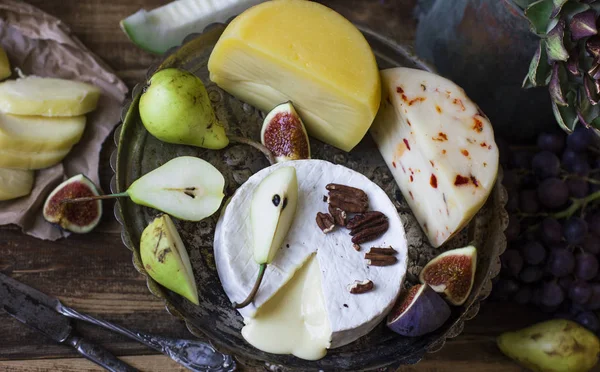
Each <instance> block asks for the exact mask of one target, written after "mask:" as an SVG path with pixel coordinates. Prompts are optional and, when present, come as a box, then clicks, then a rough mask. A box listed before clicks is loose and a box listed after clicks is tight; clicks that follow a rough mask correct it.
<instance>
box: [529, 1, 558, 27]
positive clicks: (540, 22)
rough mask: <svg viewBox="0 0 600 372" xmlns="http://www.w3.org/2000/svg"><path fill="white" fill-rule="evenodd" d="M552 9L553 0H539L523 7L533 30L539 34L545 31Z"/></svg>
mask: <svg viewBox="0 0 600 372" xmlns="http://www.w3.org/2000/svg"><path fill="white" fill-rule="evenodd" d="M553 9H554V4H553V0H539V1H536V2H534V3H532V4H530V5H529V6H528V7H527V8H526V9H525V16H526V17H527V19H528V20H529V23H530V24H531V30H532V31H533V32H535V33H537V34H540V35H543V34H545V33H546V31H547V30H548V24H549V23H550V20H551V17H550V16H551V14H552V10H553Z"/></svg>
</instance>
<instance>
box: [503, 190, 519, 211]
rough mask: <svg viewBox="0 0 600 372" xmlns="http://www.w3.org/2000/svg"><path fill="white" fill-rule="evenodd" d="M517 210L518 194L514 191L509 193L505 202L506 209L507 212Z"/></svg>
mask: <svg viewBox="0 0 600 372" xmlns="http://www.w3.org/2000/svg"><path fill="white" fill-rule="evenodd" d="M517 210H519V194H518V193H516V192H514V193H509V194H508V201H507V202H506V211H507V212H509V213H514V212H516V211H517Z"/></svg>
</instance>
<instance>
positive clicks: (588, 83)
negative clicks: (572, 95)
mask: <svg viewBox="0 0 600 372" xmlns="http://www.w3.org/2000/svg"><path fill="white" fill-rule="evenodd" d="M583 88H584V90H585V96H586V97H587V100H588V102H589V103H590V104H591V105H592V106H596V105H597V104H598V102H600V95H599V94H598V92H597V91H596V85H595V84H594V80H592V78H591V77H589V75H586V76H584V77H583Z"/></svg>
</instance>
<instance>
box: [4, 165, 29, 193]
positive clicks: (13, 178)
mask: <svg viewBox="0 0 600 372" xmlns="http://www.w3.org/2000/svg"><path fill="white" fill-rule="evenodd" d="M34 179H35V177H34V172H33V171H30V170H22V169H4V168H0V200H10V199H16V198H19V197H21V196H25V195H29V193H30V192H31V189H32V188H33V181H34Z"/></svg>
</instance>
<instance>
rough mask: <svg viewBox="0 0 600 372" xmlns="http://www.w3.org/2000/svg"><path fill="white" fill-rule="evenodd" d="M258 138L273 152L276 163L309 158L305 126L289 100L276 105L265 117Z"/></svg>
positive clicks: (308, 144)
mask: <svg viewBox="0 0 600 372" xmlns="http://www.w3.org/2000/svg"><path fill="white" fill-rule="evenodd" d="M260 140H261V142H262V144H263V145H264V146H265V147H266V148H267V149H269V150H270V151H271V152H272V153H273V155H274V156H275V161H276V162H278V163H279V162H282V161H287V160H300V159H310V143H309V142H308V134H307V133H306V128H305V127H304V123H303V122H302V119H300V116H299V115H298V113H297V112H296V109H295V108H294V105H293V104H292V103H291V102H289V101H288V102H285V103H282V104H280V105H278V106H276V107H275V108H274V109H273V110H271V112H269V114H268V115H267V116H266V117H265V120H264V122H263V126H262V130H261V133H260Z"/></svg>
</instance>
